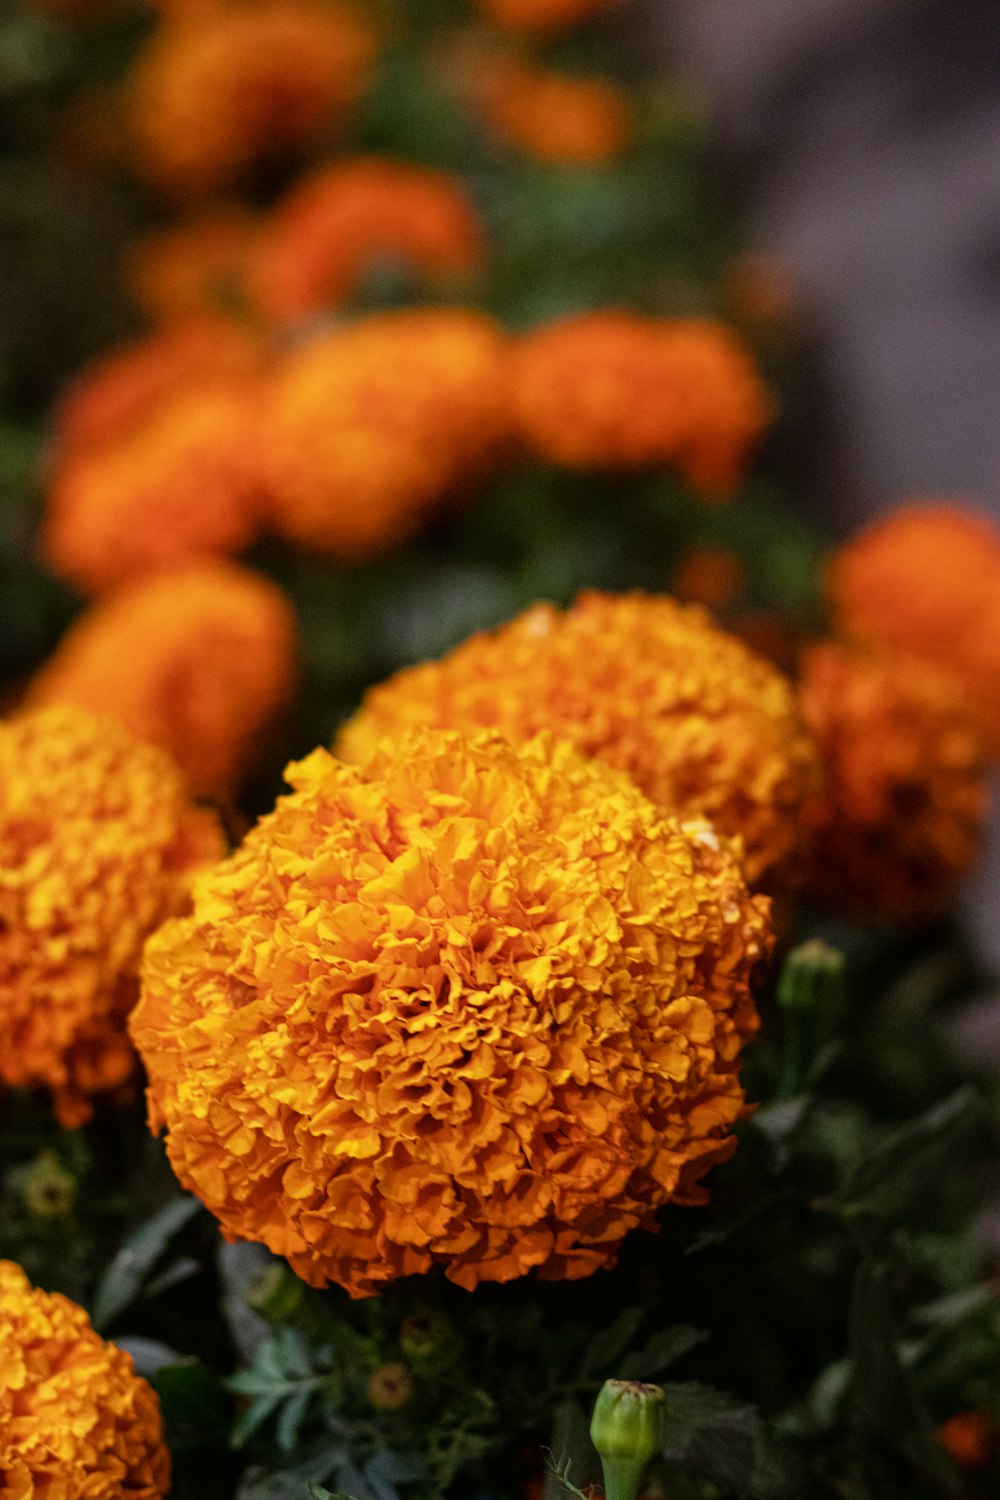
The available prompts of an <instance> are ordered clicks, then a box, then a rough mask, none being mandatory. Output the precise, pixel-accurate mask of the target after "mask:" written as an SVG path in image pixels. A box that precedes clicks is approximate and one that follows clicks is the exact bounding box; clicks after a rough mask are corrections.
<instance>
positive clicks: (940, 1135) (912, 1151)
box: [831, 1086, 985, 1212]
mask: <svg viewBox="0 0 1000 1500" xmlns="http://www.w3.org/2000/svg"><path fill="white" fill-rule="evenodd" d="M984 1115H985V1106H984V1103H983V1100H982V1097H981V1096H980V1094H979V1093H978V1092H977V1090H976V1089H974V1088H972V1087H971V1086H968V1087H966V1088H961V1089H958V1090H957V1091H956V1092H955V1093H953V1094H950V1095H949V1096H948V1098H947V1099H943V1100H941V1102H940V1103H939V1104H935V1105H934V1106H933V1108H931V1109H929V1110H927V1111H926V1112H925V1113H924V1114H922V1115H919V1116H918V1117H917V1119H915V1120H908V1121H907V1123H906V1124H905V1125H903V1126H901V1127H900V1128H899V1129H898V1130H896V1131H894V1132H893V1133H892V1135H890V1136H889V1137H888V1138H887V1139H886V1140H884V1141H883V1142H882V1143H881V1144H880V1145H878V1146H876V1147H875V1148H874V1149H873V1150H871V1151H868V1152H866V1154H865V1155H864V1156H863V1157H862V1159H861V1160H860V1161H859V1162H858V1164H857V1166H856V1167H855V1168H854V1170H853V1171H852V1172H851V1173H850V1174H849V1176H848V1178H847V1180H846V1182H845V1183H844V1184H843V1186H842V1187H841V1189H840V1191H839V1192H837V1193H836V1194H835V1195H834V1197H833V1199H832V1200H831V1201H832V1202H834V1203H836V1204H838V1205H839V1206H840V1207H841V1208H846V1209H850V1210H852V1211H855V1212H856V1211H859V1210H861V1209H870V1208H872V1207H873V1206H874V1204H875V1200H876V1199H877V1197H878V1196H879V1195H880V1194H882V1193H884V1192H886V1191H887V1190H888V1189H889V1188H890V1187H891V1186H893V1184H894V1180H895V1179H898V1178H899V1177H900V1176H902V1175H903V1174H905V1173H906V1172H907V1171H909V1170H910V1169H911V1168H912V1167H913V1166H914V1164H915V1163H916V1162H917V1161H918V1160H919V1159H920V1158H921V1157H923V1156H925V1155H927V1154H929V1153H931V1152H936V1151H944V1150H945V1149H947V1148H948V1147H950V1146H951V1145H953V1144H954V1142H955V1139H956V1137H959V1136H961V1135H962V1134H963V1133H964V1132H965V1131H967V1130H971V1129H973V1128H974V1126H975V1125H976V1124H977V1122H981V1121H982V1120H983V1119H984Z"/></svg>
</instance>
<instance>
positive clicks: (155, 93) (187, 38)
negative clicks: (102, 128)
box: [130, 0, 375, 197]
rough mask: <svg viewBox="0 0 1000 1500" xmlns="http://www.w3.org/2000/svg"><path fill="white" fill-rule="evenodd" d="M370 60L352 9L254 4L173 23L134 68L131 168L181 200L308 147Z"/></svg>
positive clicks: (363, 27) (347, 100)
mask: <svg viewBox="0 0 1000 1500" xmlns="http://www.w3.org/2000/svg"><path fill="white" fill-rule="evenodd" d="M374 52H375V38H374V34H373V32H372V30H371V28H370V26H369V25H368V23H367V21H365V20H364V19H363V14H362V11H361V9H360V8H353V7H350V6H347V5H340V4H337V3H336V0H324V3H317V0H257V3H255V4H248V5H236V6H228V7H227V6H222V7H220V8H219V9H214V10H206V11H201V12H195V13H192V14H190V15H186V16H183V15H182V16H179V17H177V18H176V19H173V20H172V21H170V22H168V23H167V24H165V25H164V26H162V27H161V28H160V30H159V31H157V32H156V33H155V34H154V36H153V38H152V41H151V42H150V44H149V47H148V48H147V50H146V52H145V53H144V55H143V56H142V57H141V58H140V60H139V62H138V63H137V65H136V67H135V68H134V70H133V72H132V75H131V81H130V90H131V93H130V112H131V122H132V131H133V135H134V142H135V156H136V163H137V166H138V167H139V169H140V171H141V172H142V173H143V174H144V175H145V176H146V177H148V178H149V179H150V181H152V182H153V183H155V184H156V185H157V186H159V187H161V188H163V189H164V190H166V191H167V192H169V193H173V194H176V195H178V196H182V197H193V196H197V195H203V194H208V193H212V192H217V191H219V190H220V189H223V188H227V187H230V186H233V185H235V184H238V183H239V182H240V181H241V180H242V179H243V178H244V177H245V175H246V174H247V172H248V171H249V170H250V169H252V168H253V167H255V166H257V165H259V164H260V163H262V162H267V161H271V160H274V159H275V158H278V159H280V158H282V157H284V156H286V155H288V154H289V153H292V154H294V153H297V152H300V151H302V150H306V149H308V148H310V147H313V146H316V145H318V144H319V143H320V142H321V141H322V140H323V139H324V137H326V136H327V135H329V133H330V132H331V131H333V130H335V129H337V128H338V127H340V126H341V124H342V123H343V121H344V119H345V116H346V114H347V112H348V110H349V108H350V106H351V105H353V104H354V103H355V101H356V100H357V99H358V97H359V96H360V95H361V93H362V92H363V90H364V87H365V83H366V77H367V70H368V65H369V63H370V62H371V60H372V58H373V56H374Z"/></svg>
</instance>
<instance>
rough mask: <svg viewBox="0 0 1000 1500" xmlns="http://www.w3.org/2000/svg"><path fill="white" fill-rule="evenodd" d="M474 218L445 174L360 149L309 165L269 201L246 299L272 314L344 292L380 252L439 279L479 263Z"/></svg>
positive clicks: (340, 298)
mask: <svg viewBox="0 0 1000 1500" xmlns="http://www.w3.org/2000/svg"><path fill="white" fill-rule="evenodd" d="M485 253H486V243H485V237H484V234H483V229H482V225H481V224H480V221H479V216H478V214H477V213H476V210H475V208H474V206H473V204H472V202H471V200H470V198H469V197H468V194H467V193H466V192H465V190H464V188H463V187H462V185H461V183H460V182H459V181H458V180H457V179H456V178H454V177H451V176H449V175H448V174H447V173H445V172H435V171H432V170H430V168H427V167H418V166H413V165H411V164H409V163H407V162H397V161H392V160H390V159H388V158H380V157H374V156H372V157H360V158H357V159H355V160H353V161H347V162H343V163H339V164H337V165H336V166H332V167H327V168H325V169H324V170H323V171H320V172H316V173H314V174H313V175H312V176H311V177H307V178H305V179H304V180H303V181H301V182H300V183H299V184H298V185H297V186H296V187H294V188H293V189H292V191H291V192H290V193H289V194H288V195H287V197H286V198H285V199H284V200H283V201H282V202H281V203H280V204H279V205H278V207H277V209H276V210H275V212H274V215H273V216H272V219H271V221H270V223H269V224H268V225H267V226H266V227H265V229H264V231H263V233H262V235H261V238H260V241H259V244H258V246H257V249H256V251H255V253H254V255H253V257H252V261H251V266H250V271H249V290H250V295H251V298H252V299H253V300H254V301H255V302H256V303H257V304H259V306H260V307H261V308H262V309H263V311H264V312H265V313H266V314H267V315H268V316H269V317H270V318H273V319H274V320H276V321H278V322H288V321H293V320H295V319H298V318H303V317H305V316H307V315H308V314H310V313H315V312H319V311H321V310H323V309H324V308H331V307H338V306H341V305H342V304H343V303H344V302H346V301H347V300H348V298H349V297H350V295H351V293H352V292H353V290H354V289H355V287H356V286H357V284H358V282H359V281H360V280H361V278H362V277H363V276H364V275H365V273H366V271H368V270H369V269H370V268H371V267H372V266H373V265H376V264H377V263H378V262H379V261H380V260H382V259H388V260H391V261H399V262H401V263H402V265H403V266H404V267H406V268H408V269H411V270H413V271H415V272H417V273H418V274H419V275H420V276H422V277H424V278H426V279H429V280H437V281H446V280H449V279H455V278H459V277H463V276H467V275H469V274H470V273H471V272H473V271H475V270H477V269H478V267H479V266H480V265H481V264H482V262H483V260H484V258H485Z"/></svg>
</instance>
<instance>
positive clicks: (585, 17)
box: [475, 0, 625, 36]
mask: <svg viewBox="0 0 1000 1500" xmlns="http://www.w3.org/2000/svg"><path fill="white" fill-rule="evenodd" d="M475 3H476V5H477V6H478V8H479V10H480V11H481V12H482V14H483V15H484V16H485V18H486V19H487V20H489V21H493V22H494V23H495V24H496V25H498V26H503V27H505V28H507V29H509V30H511V31H517V32H524V33H527V34H528V35H540V36H546V35H549V34H552V33H554V32H559V31H565V30H566V29H567V28H568V27H570V26H576V25H578V24H579V23H580V22H581V21H589V20H590V19H591V18H592V17H594V16H599V15H602V14H603V13H604V12H606V11H610V10H615V9H617V8H618V7H619V6H621V5H623V4H624V3H625V0H475Z"/></svg>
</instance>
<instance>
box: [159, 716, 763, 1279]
mask: <svg viewBox="0 0 1000 1500" xmlns="http://www.w3.org/2000/svg"><path fill="white" fill-rule="evenodd" d="M288 777H289V780H290V783H291V785H292V787H293V788H294V790H293V792H292V794H291V795H290V796H287V797H285V798H283V799H281V800H280V801H279V803H278V805H277V807H276V809H275V811H274V812H273V813H272V814H271V815H270V816H269V817H267V818H265V819H263V820H262V822H261V823H260V824H259V825H258V826H257V828H256V829H254V830H253V831H252V832H251V833H250V834H249V836H248V837H247V839H246V841H245V842H244V844H243V846H242V848H241V849H239V850H238V851H237V852H236V854H235V855H233V856H232V857H231V858H230V859H229V860H228V861H226V862H225V863H223V864H222V865H220V866H218V867H217V869H216V870H215V871H214V872H212V873H210V874H208V875H207V876H206V877H204V878H203V879H202V880H200V881H199V882H198V884H197V887H196V896H195V909H194V913H193V915H192V916H191V917H189V918H186V919H181V920H179V921H176V922H173V923H170V924H168V925H167V926H165V927H164V928H163V929H162V930H161V931H160V933H158V934H157V936H156V937H155V938H154V939H153V940H152V941H151V942H150V944H149V946H148V948H147V952H146V960H145V966H144V981H143V995H142V999H141V1001H140V1004H139V1006H138V1008H137V1010H136V1011H135V1013H134V1015H133V1020H132V1029H133V1036H134V1037H135V1040H136V1043H137V1045H138V1047H139V1049H140V1051H141V1053H142V1056H143V1058H144V1061H145V1063H146V1067H147V1069H148V1072H149V1077H150V1090H149V1101H150V1116H151V1123H152V1125H153V1127H154V1128H159V1127H161V1126H165V1127H166V1130H167V1149H168V1152H169V1154H170V1159H171V1161H172V1163H173V1166H174V1169H175V1171H176V1172H177V1174H178V1176H179V1177H180V1179H181V1181H182V1182H183V1183H184V1184H185V1185H186V1186H187V1187H189V1188H191V1189H192V1190H193V1191H194V1192H195V1193H197V1194H198V1195H199V1197H201V1199H202V1200H203V1202H204V1203H205V1204H206V1205H207V1206H208V1208H209V1209H210V1210H211V1211H212V1212H213V1213H214V1214H215V1215H216V1216H217V1217H218V1219H219V1221H220V1223H221V1225H222V1229H223V1232H224V1233H225V1234H226V1235H228V1236H229V1237H231V1238H241V1239H250V1240H260V1241H263V1242H264V1243H265V1244H266V1245H268V1246H269V1247H270V1248H271V1249H272V1250H273V1251H275V1252H276V1253H278V1254H280V1255H284V1256H287V1257H288V1259H289V1261H290V1262H291V1264H292V1266H293V1268H294V1269H295V1270H296V1271H297V1272H298V1274H299V1275H301V1276H302V1277H304V1278H305V1279H306V1280H307V1281H309V1282H310V1283H311V1284H314V1285H317V1286H321V1285H324V1284H326V1283H327V1282H329V1281H335V1282H339V1283H340V1284H341V1285H343V1286H345V1287H347V1289H348V1290H349V1291H350V1292H351V1293H352V1294H353V1295H355V1296H359V1295H365V1294H368V1293H371V1292H373V1291H375V1290H377V1289H378V1288H379V1287H380V1286H382V1285H383V1284H385V1283H387V1282H389V1281H392V1280H394V1279H395V1278H397V1277H400V1276H408V1275H411V1274H415V1273H419V1272H424V1271H427V1270H429V1269H430V1268H431V1267H433V1266H435V1265H440V1266H443V1267H444V1268H445V1270H446V1274H447V1275H448V1276H449V1277H450V1278H451V1279H452V1280H454V1281H456V1282H458V1283H459V1284H460V1285H462V1286H465V1287H470V1288H471V1287H473V1286H475V1285H476V1284H477V1283H479V1282H481V1281H507V1280H510V1279H512V1278H514V1277H517V1276H521V1275H523V1274H525V1273H526V1272H527V1271H529V1270H531V1269H533V1268H534V1269H537V1270H538V1271H539V1272H540V1273H541V1274H542V1275H544V1276H546V1277H558V1278H562V1277H578V1276H584V1275H587V1274H589V1273H590V1272H591V1271H594V1270H596V1269H597V1268H599V1267H601V1266H606V1265H610V1264H612V1263H613V1262H614V1259H615V1254H616V1251H617V1249H618V1247H619V1246H620V1244H621V1241H622V1238H623V1236H624V1235H625V1234H626V1233H628V1231H629V1230H630V1229H632V1228H635V1227H637V1226H645V1227H651V1225H652V1215H653V1211H654V1210H655V1209H656V1208H657V1207H659V1206H660V1205H661V1204H663V1203H666V1202H667V1201H669V1200H676V1201H681V1202H697V1201H702V1198H703V1196H704V1195H703V1192H702V1190H701V1189H700V1188H699V1186H698V1182H699V1179H700V1178H701V1176H702V1175H703V1173H704V1172H705V1171H706V1169H707V1168H708V1166H709V1165H710V1164H711V1163H712V1162H715V1161H717V1160H719V1159H720V1158H723V1157H725V1156H726V1155H728V1154H729V1151H730V1150H731V1148H732V1145H733V1138H732V1135H731V1126H732V1124H733V1122H734V1120H735V1119H736V1118H737V1117H738V1116H739V1114H740V1113H741V1110H742V1107H743V1103H742V1092H741V1089H740V1084H739V1079H738V1060H739V1053H740V1049H741V1046H742V1044H743V1042H744V1041H745V1040H746V1039H747V1037H749V1036H750V1035H751V1034H752V1032H753V1031H754V1029H755V1026H756V1015H755V1010H754V1006H753V1002H752V999H751V995H750V990H749V980H750V975H751V971H752V969H753V968H754V965H755V964H756V963H757V960H758V959H759V958H760V957H761V955H762V954H763V953H764V952H765V951H766V950H767V947H768V942H769V919H768V903H767V900H766V898H761V897H751V896H750V895H749V894H748V892H747V890H746V887H745V885H744V883H743V879H742V876H741V874H740V871H739V866H738V864H737V862H736V860H735V859H734V857H733V855H732V853H731V851H730V850H729V849H728V848H727V846H726V845H725V843H724V842H722V841H720V839H719V838H718V837H717V836H716V835H715V833H714V832H713V831H712V829H711V828H710V826H709V825H708V824H707V823H705V822H703V821H701V820H695V821H691V822H681V821H679V820H676V819H671V818H665V817H663V816H662V815H661V814H660V813H659V812H658V811H657V810H656V809H655V808H654V807H653V806H652V804H651V803H650V802H649V801H648V800H647V799H646V798H645V797H644V796H643V795H642V793H641V792H640V791H639V790H638V789H637V788H636V787H635V786H634V785H633V784H632V783H631V782H630V781H629V779H628V778H627V777H626V776H624V775H622V774H621V773H620V772H617V771H615V770H613V769H612V768H611V767H608V766H604V765H601V764H600V763H599V762H594V761H587V760H584V759H582V758H581V757H580V756H578V755H577V754H576V752H575V751H574V750H572V748H571V747H570V746H569V745H567V744H565V743H564V742H555V741H552V740H550V739H549V738H547V737H544V736H542V737H540V738H539V739H537V740H535V741H534V742H532V743H530V744H528V745H527V746H525V747H523V748H521V749H520V750H516V749H514V748H513V747H512V746H511V745H509V744H508V743H507V742H506V741H504V740H502V739H501V738H500V737H499V736H497V735H493V734H489V733H484V734H479V735H472V736H467V735H460V734H449V733H441V732H434V731H424V732H423V733H418V734H416V735H414V736H413V737H411V738H409V739H407V740H405V741H403V742H394V743H392V744H387V745H385V746H383V747H380V748H379V749H377V750H376V751H375V753H374V754H373V756H372V757H371V758H370V760H369V761H368V762H367V764H366V765H364V766H363V767H361V768H355V767H351V766H347V765H345V764H343V763H341V762H339V761H336V760H335V759H333V758H332V757H331V756H330V755H329V754H328V753H327V752H325V751H322V750H317V751H315V752H314V754H313V755H311V756H310V757H309V758H308V759H307V760H305V761H303V762H301V763H299V764H298V765H294V766H292V767H290V769H289V772H288Z"/></svg>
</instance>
